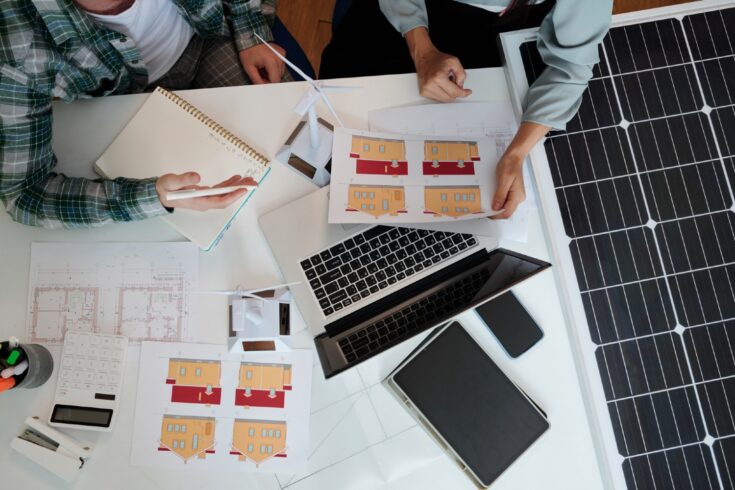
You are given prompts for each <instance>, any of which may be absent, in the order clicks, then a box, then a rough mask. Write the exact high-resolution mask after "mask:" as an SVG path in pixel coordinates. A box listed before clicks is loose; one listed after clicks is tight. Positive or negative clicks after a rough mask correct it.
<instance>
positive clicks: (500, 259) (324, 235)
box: [259, 186, 550, 378]
mask: <svg viewBox="0 0 735 490" xmlns="http://www.w3.org/2000/svg"><path fill="white" fill-rule="evenodd" d="M328 205H329V187H328V186H327V187H323V188H321V189H319V190H317V191H316V192H314V193H312V194H308V195H307V196H304V197H302V198H300V199H298V200H296V201H293V202H291V203H289V204H287V205H285V206H283V207H281V208H278V209H276V210H274V211H271V212H269V213H267V214H265V215H263V216H261V218H260V220H259V222H260V226H261V229H262V231H263V233H264V235H265V237H266V240H267V241H268V244H269V245H270V248H271V250H272V252H273V254H274V256H275V259H276V262H277V263H278V266H279V268H280V269H281V272H282V273H283V276H284V279H285V281H286V282H289V283H291V282H298V283H299V284H297V285H294V286H292V287H291V291H292V294H293V298H294V300H295V302H296V305H297V306H298V308H299V311H300V312H301V314H302V316H303V318H304V321H305V322H306V325H307V327H308V328H309V330H310V331H311V332H312V333H313V334H314V335H315V339H314V342H315V344H316V350H317V353H318V355H319V359H320V362H321V365H322V369H323V370H324V375H325V377H326V378H329V377H331V376H334V375H335V374H338V373H340V372H343V371H345V370H347V369H349V368H351V367H354V366H356V365H358V364H359V363H361V362H363V361H365V360H367V359H369V358H371V357H373V356H376V355H378V354H380V353H381V352H384V351H386V350H388V349H389V348H391V347H393V346H395V345H397V344H399V343H401V342H403V341H405V340H407V339H409V338H411V337H413V336H415V335H417V334H419V333H421V332H423V331H425V330H427V329H429V328H432V327H434V326H437V325H441V324H443V323H445V322H446V321H448V320H450V319H451V318H453V317H454V316H456V315H458V314H460V313H462V312H463V311H466V310H467V309H470V308H474V307H475V306H478V305H479V304H482V303H484V302H485V301H488V300H490V299H492V298H493V297H495V296H497V295H499V294H501V293H503V292H505V291H506V290H508V289H509V288H510V287H512V286H513V285H515V284H517V283H518V282H520V281H522V280H525V279H526V278H528V277H531V276H532V275H534V274H537V273H538V272H540V271H542V270H544V269H546V268H548V267H550V264H548V263H547V262H544V261H541V260H537V259H534V258H532V257H527V256H524V255H520V254H517V253H514V252H510V251H507V250H502V249H498V248H497V240H495V239H491V238H488V237H478V236H475V235H471V234H467V233H448V232H442V231H429V230H418V229H412V228H410V226H383V225H340V224H329V223H328V222H327V210H328Z"/></svg>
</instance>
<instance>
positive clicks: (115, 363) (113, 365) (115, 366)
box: [110, 361, 120, 372]
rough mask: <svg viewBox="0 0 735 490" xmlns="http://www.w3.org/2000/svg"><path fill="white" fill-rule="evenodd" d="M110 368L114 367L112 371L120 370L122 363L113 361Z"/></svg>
mask: <svg viewBox="0 0 735 490" xmlns="http://www.w3.org/2000/svg"><path fill="white" fill-rule="evenodd" d="M110 369H112V371H115V372H117V371H120V363H119V362H115V361H112V362H111V363H110Z"/></svg>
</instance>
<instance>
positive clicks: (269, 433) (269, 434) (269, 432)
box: [268, 429, 273, 437]
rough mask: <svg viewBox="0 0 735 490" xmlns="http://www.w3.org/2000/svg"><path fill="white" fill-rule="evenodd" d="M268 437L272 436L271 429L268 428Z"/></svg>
mask: <svg viewBox="0 0 735 490" xmlns="http://www.w3.org/2000/svg"><path fill="white" fill-rule="evenodd" d="M268 437H273V429H270V430H269V431H268Z"/></svg>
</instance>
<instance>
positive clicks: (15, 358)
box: [5, 349, 20, 366]
mask: <svg viewBox="0 0 735 490" xmlns="http://www.w3.org/2000/svg"><path fill="white" fill-rule="evenodd" d="M19 357H20V351H19V350H16V349H13V352H11V353H10V355H9V356H8V358H7V359H5V362H7V363H8V365H9V366H12V365H14V364H15V363H16V362H17V361H18V358H19Z"/></svg>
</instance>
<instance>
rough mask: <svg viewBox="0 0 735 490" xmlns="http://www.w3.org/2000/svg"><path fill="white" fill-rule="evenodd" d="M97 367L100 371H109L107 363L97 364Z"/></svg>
mask: <svg viewBox="0 0 735 490" xmlns="http://www.w3.org/2000/svg"><path fill="white" fill-rule="evenodd" d="M97 366H99V370H100V371H107V370H108V369H110V363H109V362H107V361H100V362H98V363H97Z"/></svg>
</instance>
